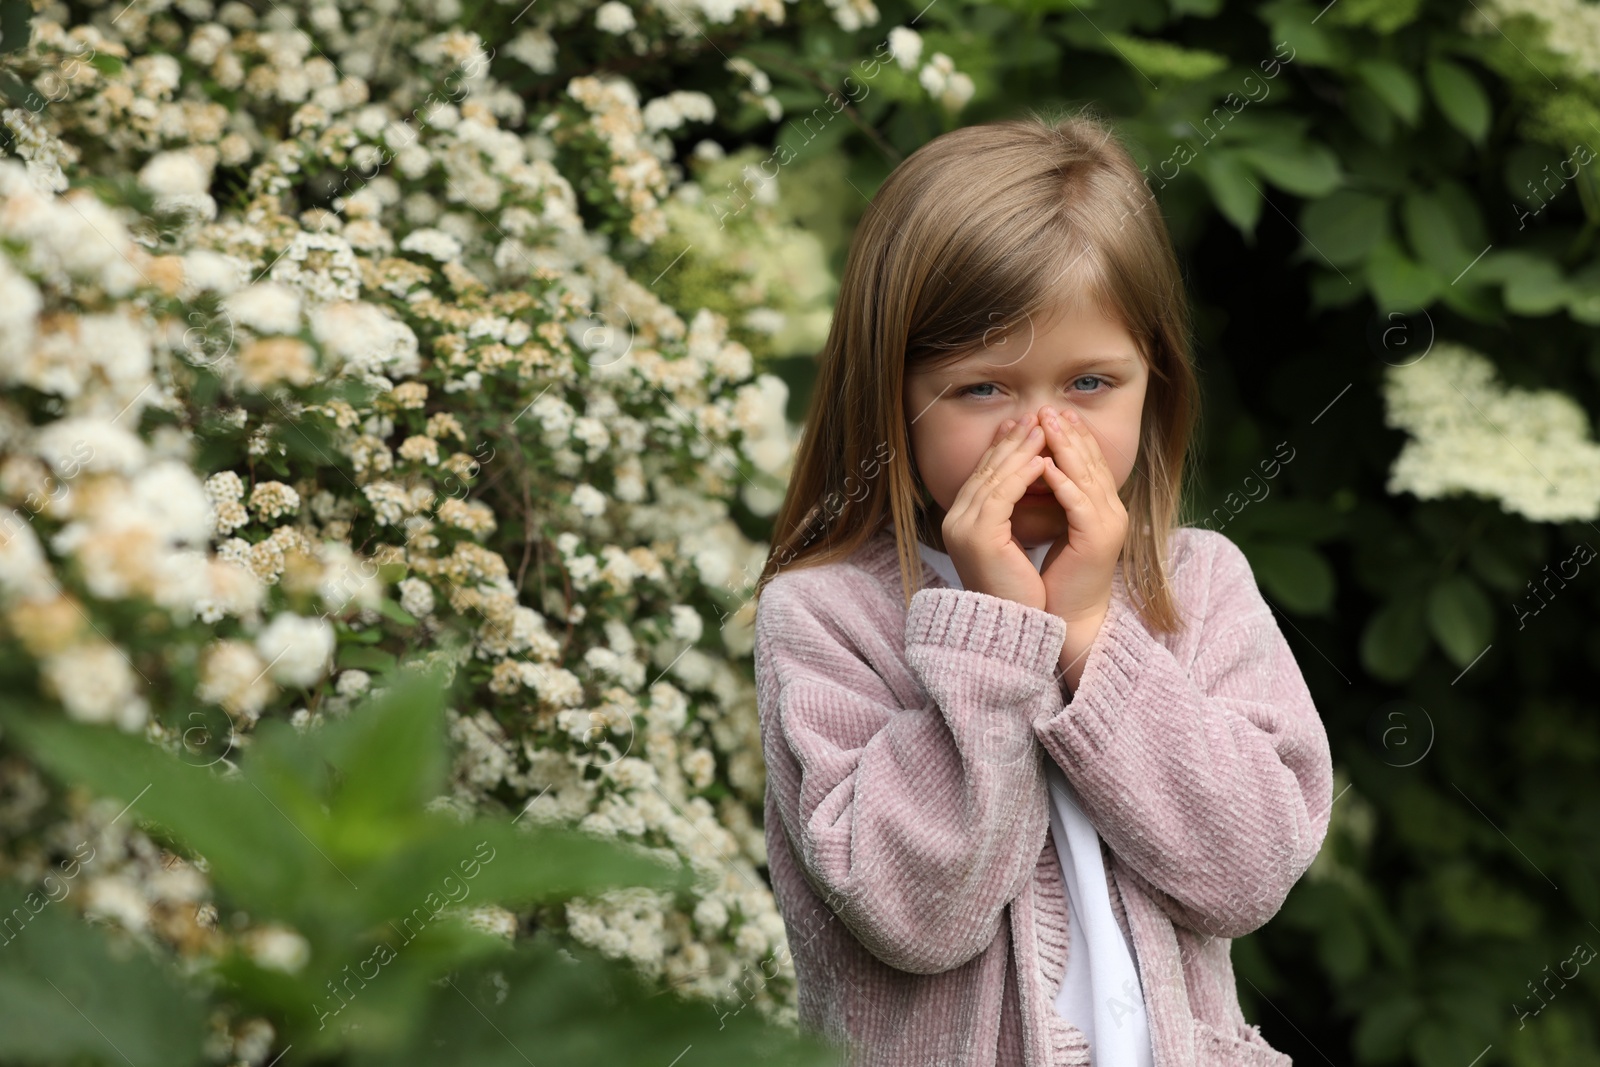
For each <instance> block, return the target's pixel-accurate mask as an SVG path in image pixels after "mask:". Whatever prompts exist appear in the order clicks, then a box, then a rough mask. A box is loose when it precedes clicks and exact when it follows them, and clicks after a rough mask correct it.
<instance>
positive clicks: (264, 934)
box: [244, 926, 311, 974]
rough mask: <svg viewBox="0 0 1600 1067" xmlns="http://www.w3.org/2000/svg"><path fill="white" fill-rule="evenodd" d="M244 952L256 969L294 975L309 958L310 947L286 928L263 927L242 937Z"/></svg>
mask: <svg viewBox="0 0 1600 1067" xmlns="http://www.w3.org/2000/svg"><path fill="white" fill-rule="evenodd" d="M244 942H245V946H246V951H248V952H249V953H250V958H251V959H252V960H254V961H255V963H256V966H257V967H263V968H265V969H267V970H272V971H282V972H284V973H285V974H294V973H295V972H297V971H299V970H300V968H302V967H304V966H305V965H306V961H307V960H309V959H310V958H311V946H310V944H308V943H307V942H306V939H305V938H303V937H301V936H300V934H299V933H297V932H296V931H295V930H293V929H291V928H289V927H287V926H263V927H261V928H260V929H257V930H252V931H250V932H249V933H248V934H246V935H245V937H244Z"/></svg>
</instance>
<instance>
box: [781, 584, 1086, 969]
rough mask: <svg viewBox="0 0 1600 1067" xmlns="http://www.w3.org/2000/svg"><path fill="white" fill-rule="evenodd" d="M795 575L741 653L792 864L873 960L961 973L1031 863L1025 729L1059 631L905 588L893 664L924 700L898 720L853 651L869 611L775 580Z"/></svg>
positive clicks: (1032, 612)
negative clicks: (907, 600) (908, 594)
mask: <svg viewBox="0 0 1600 1067" xmlns="http://www.w3.org/2000/svg"><path fill="white" fill-rule="evenodd" d="M852 573H853V568H852ZM804 577H805V575H804V572H797V573H796V574H794V575H792V576H780V577H779V578H777V579H774V580H773V581H772V582H771V583H769V585H768V587H767V589H766V590H765V592H764V593H763V595H762V597H761V600H760V602H759V610H758V612H757V621H756V640H755V659H756V676H757V694H758V696H757V703H758V706H759V711H760V718H761V734H762V745H763V749H764V754H765V756H766V760H767V789H768V792H769V795H770V799H773V800H775V801H776V805H775V806H776V810H777V812H778V814H779V817H780V818H781V821H782V829H783V832H784V834H785V836H786V838H787V840H788V843H789V846H790V850H791V852H792V854H793V855H794V858H795V860H796V863H797V865H798V867H799V868H800V870H801V871H802V873H803V874H804V876H805V878H806V880H807V881H808V882H809V883H810V884H811V886H812V888H813V889H814V890H816V892H817V895H818V896H819V897H821V898H822V899H823V901H824V902H826V904H827V905H828V907H829V908H830V909H831V910H832V911H833V912H834V913H835V914H837V915H838V917H839V919H840V920H841V921H842V922H843V923H844V924H845V926H846V927H847V928H848V929H849V930H850V931H851V933H852V934H854V935H855V937H856V939H857V940H858V941H860V942H861V944H862V945H863V946H865V947H866V948H867V950H868V951H870V952H871V953H872V954H873V955H874V956H876V957H877V958H878V959H880V960H882V961H883V962H884V963H886V964H888V965H889V966H891V967H895V968H897V969H899V970H903V971H909V972H913V973H917V974H934V973H937V972H940V971H946V970H949V969H951V968H954V967H957V966H960V965H961V964H963V963H965V962H967V961H968V960H970V959H972V958H973V957H974V956H976V955H977V954H978V953H979V952H981V951H982V950H983V949H984V948H985V947H986V946H987V945H988V944H989V943H990V942H991V941H993V939H994V937H995V935H996V934H997V932H998V930H999V927H1000V923H1001V920H1002V918H1003V912H1004V909H1005V907H1006V905H1007V904H1008V903H1009V902H1010V901H1011V900H1012V899H1014V898H1015V897H1016V895H1017V893H1018V892H1020V891H1021V890H1022V888H1023V887H1024V886H1026V884H1027V880H1028V879H1029V878H1030V877H1031V876H1032V871H1033V868H1034V864H1035V863H1036V862H1037V860H1038V857H1039V853H1040V851H1041V849H1043V847H1044V840H1045V834H1046V832H1047V831H1048V826H1049V824H1048V821H1047V820H1048V818H1049V815H1048V811H1047V809H1046V806H1045V802H1046V797H1045V793H1044V789H1045V782H1044V774H1043V756H1044V754H1043V751H1042V750H1041V749H1040V748H1039V746H1038V745H1037V744H1036V743H1035V741H1034V738H1033V733H1032V726H1031V724H1032V721H1033V718H1034V717H1035V716H1036V715H1038V714H1041V713H1042V712H1044V710H1045V709H1046V708H1048V707H1051V706H1056V705H1059V702H1060V690H1059V688H1058V686H1057V684H1056V682H1055V681H1054V675H1055V670H1056V665H1057V661H1058V659H1059V657H1060V652H1061V647H1062V645H1063V644H1064V643H1065V640H1066V626H1065V624H1064V623H1063V622H1062V621H1061V619H1059V618H1058V617H1056V616H1055V615H1052V614H1050V613H1048V612H1045V611H1041V610H1038V609H1035V608H1032V607H1028V606H1027V605H1024V604H1018V603H1016V602H1015V601H1011V600H1006V599H1003V598H999V597H994V596H990V595H988V594H986V593H978V592H969V591H964V590H953V589H940V588H932V589H922V590H919V591H917V592H916V593H915V594H914V595H913V597H912V601H911V605H910V608H909V610H908V611H907V612H906V615H905V646H904V658H905V663H906V665H907V667H908V668H909V670H910V672H911V673H912V674H913V675H914V676H915V677H916V678H917V679H918V680H919V681H920V682H921V684H922V686H923V688H924V690H925V691H926V694H927V696H928V698H929V702H928V703H925V704H920V705H912V706H904V705H903V704H902V703H901V701H900V700H899V699H897V698H896V697H895V695H894V693H893V692H892V691H891V689H890V687H889V686H888V685H887V684H886V683H885V682H884V680H883V678H882V677H881V676H880V675H879V674H878V673H877V672H876V671H875V670H874V669H873V668H872V667H871V666H870V665H869V663H868V662H867V659H866V657H865V655H864V654H863V652H862V651H861V649H862V647H863V645H869V646H870V644H871V643H872V642H874V641H877V642H881V641H882V639H883V637H884V634H883V633H882V632H881V629H879V628H876V627H873V626H872V624H871V623H869V622H868V621H867V619H868V617H869V616H871V615H874V614H879V613H881V612H882V611H883V610H884V609H883V608H882V607H881V606H879V605H877V604H876V603H874V604H870V605H866V604H863V603H862V602H861V599H860V598H857V597H853V596H852V595H851V594H852V589H860V588H861V587H862V586H861V584H860V583H853V582H852V581H851V579H850V578H848V577H846V578H839V577H837V576H831V575H829V576H824V577H825V578H826V579H827V580H826V581H824V582H809V581H800V580H786V578H787V579H801V578H804ZM855 577H857V578H860V577H862V576H861V575H855ZM899 651H900V650H899V649H895V648H892V647H890V648H887V649H885V648H879V649H878V652H879V654H885V653H887V654H889V655H893V654H895V653H897V652H899Z"/></svg>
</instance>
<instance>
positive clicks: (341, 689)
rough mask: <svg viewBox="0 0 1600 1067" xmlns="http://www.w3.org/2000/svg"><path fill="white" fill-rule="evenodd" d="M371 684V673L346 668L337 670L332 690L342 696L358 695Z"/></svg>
mask: <svg viewBox="0 0 1600 1067" xmlns="http://www.w3.org/2000/svg"><path fill="white" fill-rule="evenodd" d="M371 684H372V675H370V674H368V673H367V672H366V671H361V670H355V669H353V668H352V669H351V670H347V671H340V672H339V680H338V681H337V682H336V683H334V692H336V693H338V694H339V695H340V696H342V697H354V696H360V695H361V694H362V693H365V692H366V691H367V687H368V686H370V685H371Z"/></svg>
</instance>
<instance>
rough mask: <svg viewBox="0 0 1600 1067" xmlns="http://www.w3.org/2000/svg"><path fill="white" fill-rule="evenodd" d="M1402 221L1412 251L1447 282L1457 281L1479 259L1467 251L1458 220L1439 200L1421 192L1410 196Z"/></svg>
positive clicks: (1402, 214) (1401, 216) (1411, 193)
mask: <svg viewBox="0 0 1600 1067" xmlns="http://www.w3.org/2000/svg"><path fill="white" fill-rule="evenodd" d="M1400 218H1401V220H1402V221H1403V222H1404V224H1405V229H1406V241H1407V243H1409V244H1410V245H1411V248H1412V250H1413V251H1415V252H1416V253H1417V255H1418V256H1420V257H1421V258H1422V262H1424V263H1426V264H1428V266H1430V267H1432V268H1433V269H1434V270H1436V271H1438V272H1439V273H1440V274H1441V275H1442V276H1444V277H1445V278H1456V277H1458V276H1459V275H1460V274H1461V272H1462V271H1464V270H1466V269H1467V265H1468V264H1469V263H1471V262H1472V259H1473V256H1474V255H1476V252H1469V251H1468V250H1467V246H1466V243H1465V242H1464V241H1462V239H1461V235H1460V234H1459V233H1458V232H1457V231H1456V222H1455V216H1454V215H1453V214H1452V213H1451V211H1450V209H1449V208H1448V207H1446V206H1445V203H1444V201H1443V200H1442V199H1440V198H1439V197H1436V196H1432V195H1430V194H1428V193H1424V192H1420V191H1414V192H1410V193H1407V194H1406V198H1405V202H1404V205H1403V206H1402V208H1401V210H1400Z"/></svg>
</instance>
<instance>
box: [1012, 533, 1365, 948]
mask: <svg viewBox="0 0 1600 1067" xmlns="http://www.w3.org/2000/svg"><path fill="white" fill-rule="evenodd" d="M1216 540H1217V541H1218V542H1219V544H1218V546H1217V549H1216V551H1215V552H1214V554H1213V556H1212V562H1211V564H1210V566H1211V576H1210V580H1209V590H1210V594H1209V600H1210V601H1211V602H1212V605H1213V607H1214V610H1211V611H1209V612H1208V613H1207V615H1206V618H1205V621H1204V624H1203V626H1202V630H1201V633H1200V636H1199V639H1198V641H1197V646H1196V652H1195V656H1194V660H1193V663H1192V664H1191V665H1190V666H1189V668H1188V669H1187V670H1185V669H1184V667H1183V666H1182V665H1181V664H1180V663H1179V662H1178V661H1177V659H1176V658H1175V657H1174V656H1173V654H1172V652H1171V651H1170V650H1169V649H1168V648H1167V647H1166V646H1165V645H1163V644H1162V643H1161V642H1160V641H1158V640H1156V639H1155V638H1154V637H1153V636H1152V635H1151V634H1150V632H1149V631H1148V630H1147V629H1146V628H1145V626H1144V624H1143V622H1142V621H1141V620H1140V619H1139V616H1138V614H1137V612H1135V611H1134V610H1133V608H1132V606H1131V605H1130V604H1129V603H1128V602H1127V601H1126V600H1122V599H1113V601H1112V603H1111V608H1110V610H1109V611H1108V612H1107V615H1106V617H1105V619H1104V621H1103V622H1102V624H1101V629H1100V633H1099V634H1098V635H1097V636H1096V638H1095V640H1094V643H1093V644H1092V645H1091V647H1090V651H1089V657H1088V659H1087V660H1086V661H1085V663H1084V669H1083V675H1082V677H1081V678H1080V679H1079V683H1078V688H1077V690H1076V691H1075V692H1074V693H1073V695H1072V698H1071V701H1070V702H1069V703H1068V704H1067V705H1066V706H1065V707H1061V706H1060V705H1059V704H1058V705H1057V706H1056V708H1055V709H1054V710H1053V712H1049V713H1046V714H1045V715H1043V716H1041V717H1040V718H1039V719H1037V720H1036V721H1035V723H1034V728H1035V732H1036V735H1037V736H1038V738H1039V740H1040V742H1041V743H1042V744H1043V745H1044V747H1045V750H1046V751H1047V752H1048V753H1049V754H1050V756H1051V757H1052V758H1053V759H1055V761H1056V762H1057V763H1058V764H1059V765H1060V766H1061V768H1062V771H1063V772H1064V773H1066V774H1067V775H1068V777H1069V779H1070V780H1071V782H1072V784H1073V787H1074V788H1075V789H1077V791H1078V794H1079V796H1080V798H1081V800H1082V803H1083V807H1084V810H1085V812H1086V813H1087V814H1088V815H1089V817H1090V819H1091V821H1092V822H1093V823H1094V824H1095V827H1096V829H1097V830H1098V831H1099V832H1100V834H1101V835H1102V837H1104V839H1105V840H1106V842H1107V844H1109V845H1110V847H1111V848H1112V849H1113V851H1115V852H1116V853H1117V855H1118V856H1119V857H1121V858H1122V860H1123V861H1124V862H1125V863H1127V865H1128V866H1129V867H1131V868H1132V869H1133V871H1134V872H1135V873H1136V874H1138V875H1139V877H1140V878H1141V879H1143V880H1144V881H1145V882H1146V883H1147V884H1148V885H1150V886H1152V887H1153V888H1154V889H1156V890H1158V892H1156V893H1154V894H1152V896H1153V898H1154V899H1155V900H1156V901H1157V903H1158V904H1159V905H1160V906H1161V907H1162V909H1163V910H1164V911H1165V912H1166V913H1167V914H1168V916H1169V918H1171V919H1172V920H1173V921H1174V922H1176V923H1178V924H1180V925H1183V926H1186V927H1188V928H1190V929H1192V930H1195V931H1197V932H1199V933H1202V934H1209V935H1212V936H1217V937H1230V938H1231V937H1240V936H1243V935H1244V934H1247V933H1249V932H1250V931H1252V930H1255V929H1257V928H1258V927H1260V926H1262V925H1263V924H1264V923H1266V921H1267V920H1268V919H1270V918H1272V916H1273V915H1274V914H1276V913H1277V911H1278V909H1279V908H1280V907H1281V906H1282V905H1283V901H1284V899H1285V898H1286V897H1287V896H1288V894H1289V890H1290V889H1291V888H1292V887H1293V886H1294V883H1295V882H1296V881H1298V880H1299V878H1300V876H1301V875H1302V874H1303V873H1304V872H1305V870H1306V868H1307V867H1309V866H1310V865H1311V861H1312V860H1313V859H1315V858H1316V855H1317V852H1318V850H1319V849H1320V848H1321V847H1322V841H1323V837H1324V836H1325V835H1326V833H1327V829H1328V817H1329V814H1330V809H1331V808H1332V806H1333V800H1332V792H1333V765H1332V759H1331V756H1330V753H1329V748H1328V737H1327V732H1326V731H1325V729H1324V728H1323V725H1322V720H1321V717H1320V716H1319V715H1318V713H1317V709H1316V706H1315V705H1314V704H1313V703H1312V700H1311V694H1310V692H1309V691H1308V690H1307V688H1306V684H1305V679H1304V678H1303V677H1302V676H1301V673H1300V668H1299V665H1298V664H1297V663H1296V662H1295V658H1294V653H1293V652H1292V651H1291V649H1290V648H1289V645H1288V642H1286V641H1285V640H1284V637H1283V633H1282V631H1281V630H1280V629H1279V628H1278V624H1277V622H1276V620H1275V619H1274V617H1273V614H1272V610H1271V608H1270V607H1269V606H1268V605H1267V603H1266V601H1265V599H1264V598H1263V597H1262V596H1261V592H1260V590H1259V589H1258V588H1257V587H1256V584H1255V579H1254V577H1253V575H1252V574H1251V571H1250V564H1249V561H1248V560H1246V559H1245V556H1244V553H1243V552H1241V551H1240V550H1239V548H1238V546H1236V545H1234V544H1233V542H1232V541H1230V540H1228V539H1227V538H1225V537H1223V536H1221V535H1220V534H1219V535H1217V536H1216Z"/></svg>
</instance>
